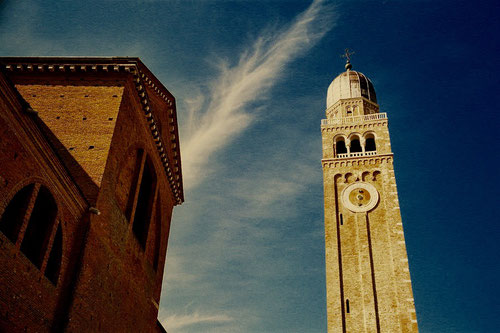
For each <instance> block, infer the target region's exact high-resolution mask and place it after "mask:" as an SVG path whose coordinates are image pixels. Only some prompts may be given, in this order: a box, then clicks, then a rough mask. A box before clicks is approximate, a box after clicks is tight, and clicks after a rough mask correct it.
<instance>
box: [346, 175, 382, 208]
mask: <svg viewBox="0 0 500 333" xmlns="http://www.w3.org/2000/svg"><path fill="white" fill-rule="evenodd" d="M378 199H379V195H378V191H377V189H376V188H375V186H373V185H372V184H369V183H363V182H359V183H354V184H351V185H349V186H347V187H346V188H345V189H344V191H342V203H343V204H344V206H345V207H347V209H349V210H350V211H352V212H355V213H362V212H367V211H369V210H372V209H373V208H374V207H375V206H376V205H377V203H378Z"/></svg>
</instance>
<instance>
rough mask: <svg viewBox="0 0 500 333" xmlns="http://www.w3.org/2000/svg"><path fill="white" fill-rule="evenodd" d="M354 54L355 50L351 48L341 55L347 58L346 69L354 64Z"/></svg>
mask: <svg viewBox="0 0 500 333" xmlns="http://www.w3.org/2000/svg"><path fill="white" fill-rule="evenodd" d="M353 54H354V51H352V50H349V49H345V52H344V54H343V55H341V57H342V58H345V59H346V63H345V69H347V70H349V69H351V68H352V65H351V56H352V55H353Z"/></svg>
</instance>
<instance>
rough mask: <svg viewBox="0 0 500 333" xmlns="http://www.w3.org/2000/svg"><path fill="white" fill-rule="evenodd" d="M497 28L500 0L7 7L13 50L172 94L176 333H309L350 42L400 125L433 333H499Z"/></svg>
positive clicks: (410, 237) (394, 136) (322, 315)
mask: <svg viewBox="0 0 500 333" xmlns="http://www.w3.org/2000/svg"><path fill="white" fill-rule="evenodd" d="M498 17H500V4H499V3H498V2H495V1H491V2H487V1H474V2H465V1H402V0H401V1H391V0H385V1H375V0H372V1H352V0H351V1H327V0H325V1H321V0H316V1H285V0H270V1H243V0H234V1H231V0H184V1H180V0H177V1H174V0H172V1H167V0H157V1H155V0H150V1H111V0H108V1H106V0H104V1H61V0H59V1H49V0H46V1H35V0H33V1H25V0H17V1H13V0H4V1H0V55H1V56H138V57H140V58H141V60H142V61H143V62H144V63H145V64H146V66H148V68H149V69H150V70H151V71H152V72H153V73H154V74H155V75H156V76H157V77H158V78H159V79H160V81H161V82H163V84H164V85H165V86H166V87H167V88H168V89H169V91H170V92H171V93H172V94H173V95H174V96H175V97H176V101H177V114H178V120H179V127H180V136H181V143H180V146H181V158H182V165H183V177H184V187H185V199H186V201H185V203H183V204H182V205H181V206H177V207H175V209H174V215H173V221H172V227H171V232H170V240H169V247H168V252H167V262H166V266H165V275H164V284H163V291H162V297H161V303H160V313H159V319H160V320H161V322H162V323H163V325H164V327H165V328H166V329H167V331H168V332H169V333H176V332H179V333H191V332H306V333H309V332H310V333H314V332H326V298H325V292H326V290H325V264H324V225H323V188H322V170H321V163H320V161H321V132H320V121H321V119H323V118H325V114H324V111H325V102H326V89H327V87H328V85H329V84H330V82H331V81H332V80H333V79H334V78H335V77H336V76H337V75H338V74H340V73H341V72H342V71H343V70H344V61H345V60H344V59H342V58H341V57H340V55H341V54H342V53H343V50H344V49H345V48H350V49H353V50H354V51H355V54H354V55H353V57H352V64H353V69H354V70H358V71H360V72H362V73H364V74H365V75H367V76H368V77H369V78H370V79H371V80H372V82H373V84H374V86H375V90H376V92H377V98H378V101H379V105H380V111H381V112H387V115H388V117H389V130H390V134H391V146H392V149H393V153H394V156H395V162H394V164H395V172H396V180H397V184H398V193H399V199H400V206H401V214H402V218H403V225H404V231H405V238H406V246H407V251H408V257H409V265H410V272H411V277H412V286H413V293H414V298H415V306H416V311H417V317H418V322H419V328H420V331H421V332H423V333H427V332H429V333H447V332H450V333H451V332H453V333H461V332H464V333H471V332H472V333H473V332H496V331H498V327H500V306H499V304H498V299H500V281H499V276H500V268H499V262H500V258H499V253H500V246H499V242H500V228H499V222H500V219H499V218H498V213H497V211H496V208H495V207H498V205H499V204H498V203H496V204H495V201H496V199H497V195H498V193H497V190H498V188H499V186H500V181H499V180H500V179H499V178H500V177H499V171H498V164H499V162H500V161H499V158H498V153H496V152H495V151H496V150H495V149H498V137H497V136H498V130H499V118H500V117H499V116H498V112H499V111H500V100H499V99H498V92H499V86H500V82H499V81H500V80H499V74H500V71H499V69H500V68H499V67H500V66H499V65H500V60H499V54H500V52H499V51H500V46H499V45H500V38H499V33H498V32H499V31H500V23H499V20H498ZM495 147H496V148H495Z"/></svg>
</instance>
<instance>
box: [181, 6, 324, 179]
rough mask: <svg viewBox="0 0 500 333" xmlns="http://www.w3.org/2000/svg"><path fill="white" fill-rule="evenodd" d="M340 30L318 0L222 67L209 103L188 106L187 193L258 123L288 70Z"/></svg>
mask: <svg viewBox="0 0 500 333" xmlns="http://www.w3.org/2000/svg"><path fill="white" fill-rule="evenodd" d="M333 25H334V19H333V9H332V7H331V6H330V5H327V4H326V3H325V1H323V0H315V1H313V2H312V4H311V5H310V6H309V8H308V9H307V10H306V11H304V12H303V13H301V14H300V15H299V16H298V17H297V18H296V19H295V20H294V22H293V23H292V24H290V25H289V26H288V27H287V28H284V29H281V30H279V29H278V30H268V31H267V32H266V33H264V34H262V35H261V36H260V37H259V38H258V39H257V40H255V42H254V43H253V45H251V46H250V47H249V48H248V49H247V50H246V51H244V52H243V53H242V54H241V56H240V58H239V61H238V63H237V64H236V65H234V66H230V65H229V64H228V62H227V61H221V62H220V64H219V67H218V69H219V74H218V76H217V77H216V78H215V79H214V80H213V81H212V82H211V84H210V85H209V88H208V93H207V94H206V98H202V97H200V96H198V97H195V98H193V99H192V100H190V101H188V103H186V104H187V107H188V111H189V112H188V114H189V116H188V120H187V122H186V124H185V125H184V127H183V133H182V135H183V138H182V142H183V144H182V146H181V149H182V160H183V174H184V183H185V187H186V188H187V189H190V188H193V187H195V186H196V185H198V184H199V183H200V182H202V181H203V179H204V177H206V176H207V174H208V173H207V170H209V168H210V161H211V157H212V156H213V155H214V153H216V152H217V151H219V150H221V149H223V148H224V147H225V146H226V145H228V144H229V143H230V142H231V140H232V139H234V138H235V137H236V136H237V135H238V133H241V132H242V131H244V130H245V129H247V128H248V127H249V126H250V125H251V124H252V122H253V121H254V120H255V116H256V114H255V112H252V111H251V109H253V110H255V105H254V104H255V103H256V102H259V101H261V100H262V99H264V98H266V96H267V94H268V93H269V91H270V89H271V88H272V87H273V85H274V84H275V83H276V82H277V81H278V79H279V78H280V75H281V73H282V72H283V70H284V68H285V66H286V65H287V64H288V63H290V62H291V61H293V60H294V59H296V58H297V57H298V56H300V55H301V54H303V53H304V52H306V51H307V50H309V49H310V48H311V47H313V46H314V45H315V44H316V42H317V41H318V40H320V39H321V37H323V35H324V34H325V33H326V32H328V31H329V30H330V29H331V28H332V27H333Z"/></svg>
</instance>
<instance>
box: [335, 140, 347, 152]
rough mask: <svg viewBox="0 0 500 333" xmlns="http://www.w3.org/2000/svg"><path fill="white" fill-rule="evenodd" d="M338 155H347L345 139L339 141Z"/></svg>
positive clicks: (337, 146)
mask: <svg viewBox="0 0 500 333" xmlns="http://www.w3.org/2000/svg"><path fill="white" fill-rule="evenodd" d="M335 146H336V153H337V155H338V154H346V153H347V148H346V146H345V141H344V139H343V138H341V139H339V140H338V141H337V142H336V144H335Z"/></svg>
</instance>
